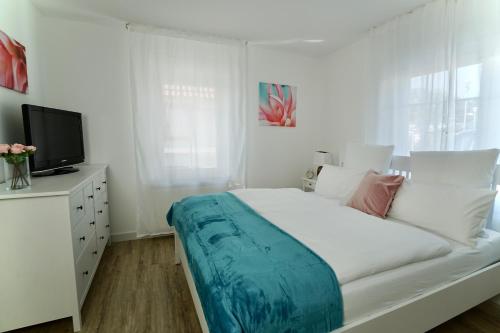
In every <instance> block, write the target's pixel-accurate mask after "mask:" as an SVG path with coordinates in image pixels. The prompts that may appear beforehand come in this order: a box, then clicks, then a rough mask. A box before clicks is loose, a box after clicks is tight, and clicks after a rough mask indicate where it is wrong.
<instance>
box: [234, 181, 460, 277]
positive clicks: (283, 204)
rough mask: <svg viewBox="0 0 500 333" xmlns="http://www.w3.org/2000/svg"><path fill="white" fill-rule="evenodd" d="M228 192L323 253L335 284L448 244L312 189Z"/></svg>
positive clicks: (425, 256)
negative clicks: (327, 197) (335, 277)
mask: <svg viewBox="0 0 500 333" xmlns="http://www.w3.org/2000/svg"><path fill="white" fill-rule="evenodd" d="M232 193H233V194H235V195H236V196H237V197H238V198H240V199H241V200H243V201H244V202H246V203H247V204H248V205H249V206H250V207H252V208H253V209H254V210H255V211H257V212H258V213H259V214H261V215H262V216H263V217H264V218H266V219H267V220H269V221H270V222H271V223H273V224H275V225H276V226H277V227H279V228H280V229H282V230H283V231H285V232H287V233H288V234H290V235H292V236H293V237H295V238H296V239H297V240H299V241H301V242H302V243H303V244H304V245H306V246H307V247H309V248H310V249H311V250H313V251H314V252H315V253H316V254H317V255H319V256H320V257H321V258H323V260H325V261H326V262H327V263H328V264H329V265H330V267H332V268H333V270H334V271H335V273H336V275H337V278H338V280H339V282H340V284H345V283H348V282H350V281H354V280H357V279H360V278H362V277H365V276H368V275H372V274H376V273H380V272H384V271H387V270H390V269H394V268H397V267H401V266H404V265H408V264H412V263H415V262H420V261H424V260H429V259H433V258H437V257H440V256H444V255H446V254H448V253H449V252H451V246H450V244H449V243H448V242H447V241H446V240H444V239H443V238H440V237H438V236H436V235H434V234H432V233H429V232H426V231H423V230H421V229H418V228H416V227H412V226H409V225H403V224H400V223H395V222H391V221H387V220H383V219H380V218H377V217H373V216H370V215H367V214H364V213H362V212H360V211H357V210H355V209H352V208H350V207H346V206H343V205H340V204H339V202H338V201H335V200H331V199H326V198H323V197H321V196H319V195H317V194H314V193H306V192H302V191H300V190H298V189H245V190H235V191H232Z"/></svg>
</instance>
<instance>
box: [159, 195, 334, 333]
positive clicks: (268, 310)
mask: <svg viewBox="0 0 500 333" xmlns="http://www.w3.org/2000/svg"><path fill="white" fill-rule="evenodd" d="M167 220H168V223H169V224H170V225H171V226H175V229H176V232H177V235H178V236H179V237H180V239H181V241H182V244H183V246H184V249H185V251H186V255H187V259H188V262H189V267H190V269H191V273H192V275H193V279H194V282H195V285H196V290H197V291H198V295H199V297H200V301H201V304H202V306H203V311H204V313H205V317H206V321H207V323H208V327H209V329H210V332H211V333H217V332H273V333H274V332H290V333H291V332H308V333H314V332H330V331H332V330H334V329H336V328H338V327H340V326H342V322H343V304H342V294H341V292H340V287H339V283H338V281H337V277H336V275H335V272H334V271H333V270H332V269H331V268H330V266H329V265H328V264H327V263H326V262H324V261H323V260H322V259H321V258H320V257H319V256H317V255H316V254H315V253H314V252H312V251H311V250H310V249H309V248H307V247H306V246H304V245H303V244H302V243H300V242H299V241H297V240H296V239H295V238H293V237H291V236H290V235H289V234H287V233H285V232H284V231H282V230H281V229H279V228H278V227H276V226H275V225H273V224H272V223H270V222H269V221H267V220H266V219H264V218H263V217H262V216H260V215H259V214H258V213H256V212H255V211H254V210H253V209H252V208H250V207H249V206H248V205H246V204H245V203H243V202H242V201H241V200H239V199H238V198H237V197H236V196H234V195H233V194H231V193H228V192H226V193H217V194H210V195H201V196H193V197H188V198H185V199H183V200H182V201H180V202H176V203H174V204H173V205H172V207H171V208H170V210H169V212H168V214H167ZM306 227H307V226H304V228H306Z"/></svg>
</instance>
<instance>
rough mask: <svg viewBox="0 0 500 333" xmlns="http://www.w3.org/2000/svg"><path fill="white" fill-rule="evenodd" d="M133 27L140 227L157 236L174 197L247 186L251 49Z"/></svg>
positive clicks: (133, 80) (225, 42)
mask: <svg viewBox="0 0 500 333" xmlns="http://www.w3.org/2000/svg"><path fill="white" fill-rule="evenodd" d="M129 30H130V33H129V34H130V63H131V87H132V94H133V96H132V104H133V107H132V108H133V123H134V134H135V144H136V163H137V174H138V182H139V184H138V186H139V198H138V199H139V210H138V217H137V221H138V223H137V233H138V234H139V235H151V234H158V233H162V232H166V231H168V227H167V225H166V222H165V214H166V212H167V209H168V208H169V206H170V204H171V203H172V201H174V200H178V199H180V198H181V197H183V196H185V195H190V194H197V193H202V192H211V191H220V190H226V189H228V188H233V187H241V186H244V184H245V169H244V166H245V163H244V157H245V149H244V148H245V142H244V141H245V100H244V96H245V95H244V90H245V86H244V84H245V68H246V65H245V61H246V55H245V54H246V50H245V46H244V44H243V43H240V42H238V41H223V40H215V39H204V38H198V37H191V36H182V35H178V34H176V33H174V32H171V31H164V30H154V29H148V28H145V27H138V26H132V27H129Z"/></svg>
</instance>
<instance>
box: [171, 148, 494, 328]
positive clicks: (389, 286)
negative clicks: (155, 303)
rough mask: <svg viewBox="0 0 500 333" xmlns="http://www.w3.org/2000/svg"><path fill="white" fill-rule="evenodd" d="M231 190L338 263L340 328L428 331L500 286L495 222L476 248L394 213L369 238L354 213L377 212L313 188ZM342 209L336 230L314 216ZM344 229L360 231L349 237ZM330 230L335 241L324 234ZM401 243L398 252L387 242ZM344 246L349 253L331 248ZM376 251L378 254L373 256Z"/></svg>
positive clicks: (183, 259)
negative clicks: (325, 195) (379, 233)
mask: <svg viewBox="0 0 500 333" xmlns="http://www.w3.org/2000/svg"><path fill="white" fill-rule="evenodd" d="M408 164H409V163H408V160H407V159H405V158H395V159H394V160H393V164H392V172H393V173H402V174H406V175H409V171H410V170H409V167H408ZM496 183H497V181H495V184H496ZM232 194H233V195H234V196H236V197H237V198H239V199H240V200H241V201H242V202H245V203H246V204H247V205H248V206H250V207H251V208H253V209H254V210H255V211H256V212H258V213H259V214H260V215H262V217H264V218H265V219H267V220H268V221H271V222H272V223H273V224H275V225H276V226H277V227H278V228H280V229H282V230H284V231H285V232H287V233H289V234H291V235H293V236H294V237H295V238H296V239H298V240H299V241H300V242H301V243H303V244H304V245H306V246H307V247H309V248H311V249H312V250H313V251H314V252H315V253H317V254H318V255H319V256H320V257H321V258H322V259H324V260H325V261H326V262H327V263H328V264H329V265H331V266H332V267H335V273H336V275H337V278H338V282H339V284H340V287H341V293H342V297H343V311H344V318H343V326H342V327H340V328H338V329H336V330H334V332H384V331H405V332H423V331H426V330H428V329H431V328H433V327H435V326H437V325H439V324H440V323H442V322H444V321H446V320H448V319H450V318H452V317H454V316H456V315H458V314H460V313H461V312H463V311H466V310H467V309H469V308H471V307H474V306H475V305H477V304H479V303H481V302H483V301H485V300H487V299H489V298H491V297H494V296H495V295H498V294H500V283H498V281H500V262H499V261H500V233H498V232H496V231H495V230H491V229H487V230H485V232H484V233H483V235H482V236H481V238H480V239H479V241H478V245H477V246H476V247H475V248H470V247H467V246H465V245H462V244H460V243H457V242H454V241H452V240H449V239H443V237H441V236H436V235H434V234H433V233H431V232H428V231H423V230H421V229H419V228H416V227H413V226H409V225H407V224H406V223H404V222H400V221H396V220H388V221H384V223H385V225H384V226H383V229H381V230H384V232H383V233H384V234H388V235H392V236H387V237H383V236H380V237H374V239H370V238H369V237H366V235H363V234H360V233H359V232H357V231H356V230H350V229H349V228H350V226H351V224H352V223H349V221H350V219H356V220H359V219H360V218H361V219H366V225H365V227H364V228H365V229H364V230H366V228H370V225H373V223H371V224H370V219H373V218H374V217H370V216H366V214H365V216H362V213H360V212H358V211H354V210H352V209H350V208H347V207H344V206H343V205H341V204H340V203H339V202H332V201H331V200H327V199H324V198H321V197H319V196H318V195H316V194H314V193H305V192H302V191H299V190H296V189H276V190H269V189H267V190H266V189H253V190H237V191H233V192H232ZM276 198H278V199H276ZM339 214H341V215H342V214H343V215H342V220H345V221H346V223H345V225H340V226H337V229H335V230H327V229H324V226H323V225H324V223H323V224H321V223H315V221H319V220H324V219H327V218H328V216H339ZM313 215H316V216H315V218H314V219H311V216H313ZM318 215H320V216H318ZM318 228H320V229H318ZM321 228H323V229H321ZM376 231H377V230H374V231H373V232H376ZM342 233H344V234H351V235H357V236H355V237H351V238H346V237H343V236H342ZM368 234H370V233H368ZM322 237H324V239H321V238H322ZM332 237H333V238H334V239H335V241H334V242H330V243H328V242H325V239H332ZM335 237H336V238H335ZM180 238H181V237H179V235H178V234H177V233H176V235H175V246H176V260H177V263H181V264H182V267H183V269H184V272H185V275H186V279H187V281H188V285H189V288H190V291H191V295H192V297H193V301H194V304H195V308H196V311H197V314H198V317H199V320H200V324H201V327H202V330H203V331H204V332H209V325H208V324H207V321H206V317H205V314H204V310H203V307H202V303H201V302H200V297H199V295H198V291H197V288H196V283H195V280H194V279H193V275H192V272H191V268H190V265H189V264H188V256H187V255H186V252H185V247H184V244H183V242H182V241H181V240H180ZM398 242H399V243H398ZM420 243H422V244H420ZM325 244H327V245H325ZM382 244H385V247H383V245H382ZM396 246H397V247H398V249H399V250H398V251H397V252H395V251H390V250H387V249H391V248H395V247H396ZM346 248H348V249H349V253H348V255H346V256H344V257H342V256H339V255H332V254H335V253H340V252H342V249H346ZM379 249H382V250H379ZM384 249H385V250H384ZM373 251H377V256H375V257H374V258H370V256H369V254H370V252H373ZM366 258H368V260H367V259H366ZM379 259H380V260H379Z"/></svg>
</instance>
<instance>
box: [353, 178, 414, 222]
mask: <svg viewBox="0 0 500 333" xmlns="http://www.w3.org/2000/svg"><path fill="white" fill-rule="evenodd" d="M404 179H405V178H404V177H403V176H393V175H380V174H378V173H377V172H375V171H373V170H370V171H368V172H367V173H366V175H365V177H364V178H363V180H361V183H360V184H359V186H358V189H357V190H356V192H354V195H353V196H352V198H351V199H350V200H349V202H348V203H347V206H349V207H352V208H354V209H357V210H360V211H362V212H364V213H366V214H370V215H375V216H378V217H382V218H385V216H386V215H387V212H389V208H391V204H392V200H393V199H394V196H395V195H396V192H397V191H398V189H399V187H400V186H401V184H402V183H403V181H404Z"/></svg>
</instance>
